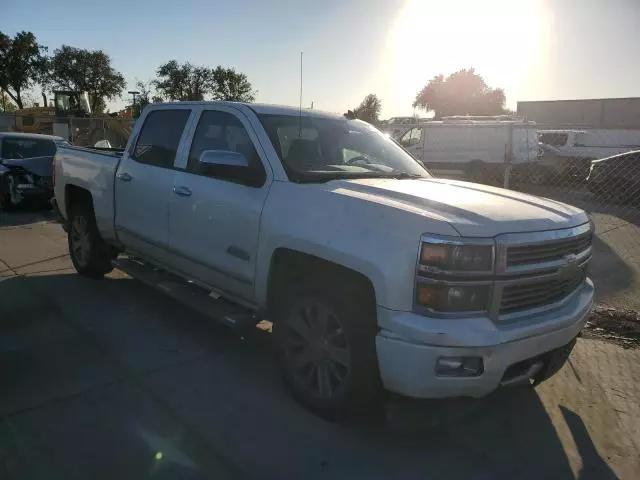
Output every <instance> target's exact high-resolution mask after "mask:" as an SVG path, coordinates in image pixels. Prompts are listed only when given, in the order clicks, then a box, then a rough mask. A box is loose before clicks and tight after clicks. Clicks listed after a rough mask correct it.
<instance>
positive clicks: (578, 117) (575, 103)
mask: <svg viewBox="0 0 640 480" xmlns="http://www.w3.org/2000/svg"><path fill="white" fill-rule="evenodd" d="M518 115H520V116H523V117H525V118H526V119H527V120H533V121H535V122H536V123H538V124H539V125H554V126H557V125H566V126H570V125H575V126H581V127H592V128H640V98H638V97H635V98H599V99H589V100H552V101H540V102H518Z"/></svg>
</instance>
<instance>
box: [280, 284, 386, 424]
mask: <svg viewBox="0 0 640 480" xmlns="http://www.w3.org/2000/svg"><path fill="white" fill-rule="evenodd" d="M276 303H277V305H276V307H275V312H274V314H275V315H274V319H275V321H274V326H273V334H274V341H275V347H276V355H277V360H278V365H279V367H280V369H281V372H282V376H283V378H284V381H285V383H286V385H287V387H288V388H289V389H290V390H291V392H292V394H293V396H294V397H295V398H296V399H297V400H298V401H299V402H300V403H302V404H303V405H304V406H305V407H307V408H309V409H310V410H312V411H314V412H316V413H318V414H320V415H322V416H329V417H335V416H339V415H344V414H347V415H349V416H350V417H353V415H354V414H355V415H358V414H365V415H366V414H370V413H374V412H377V411H378V407H379V406H380V405H381V401H380V400H381V398H382V383H381V381H380V373H379V370H378V359H377V355H376V348H375V337H376V334H377V331H378V327H377V321H376V313H375V302H371V301H370V298H367V294H366V292H364V289H359V288H354V287H353V286H350V285H349V284H347V283H346V282H340V281H338V282H336V281H335V279H334V280H333V281H324V282H323V281H318V282H313V283H307V282H300V283H297V284H295V285H287V286H285V287H284V291H283V292H282V293H281V294H280V295H279V299H278V301H277V302H276ZM370 304H372V305H370Z"/></svg>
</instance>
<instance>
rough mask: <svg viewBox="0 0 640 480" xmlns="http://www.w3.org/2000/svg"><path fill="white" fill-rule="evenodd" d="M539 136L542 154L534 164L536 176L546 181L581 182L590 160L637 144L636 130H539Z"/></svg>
mask: <svg viewBox="0 0 640 480" xmlns="http://www.w3.org/2000/svg"><path fill="white" fill-rule="evenodd" d="M538 138H539V140H540V145H541V147H542V149H543V155H541V157H540V159H539V161H538V163H537V165H536V167H537V169H536V173H537V177H536V179H537V178H538V177H542V176H543V177H544V181H545V182H553V181H560V180H565V181H566V180H572V181H574V182H579V183H583V182H584V179H585V178H586V177H587V174H588V172H589V168H590V166H591V161H592V160H594V159H599V158H605V157H610V156H612V155H617V154H619V153H624V152H628V151H631V150H637V149H638V148H639V147H640V131H638V130H624V129H619V130H615V129H609V130H604V129H593V130H540V131H539V132H538ZM535 183H541V182H535Z"/></svg>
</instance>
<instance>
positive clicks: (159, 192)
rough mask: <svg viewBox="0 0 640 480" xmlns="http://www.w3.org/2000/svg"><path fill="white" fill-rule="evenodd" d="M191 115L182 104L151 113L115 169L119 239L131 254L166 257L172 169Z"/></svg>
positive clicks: (116, 222) (116, 220)
mask: <svg viewBox="0 0 640 480" xmlns="http://www.w3.org/2000/svg"><path fill="white" fill-rule="evenodd" d="M191 112H192V110H191V108H189V107H182V106H176V108H171V107H170V108H166V109H165V108H163V109H161V110H153V111H151V112H149V114H147V115H146V117H145V118H144V119H143V120H142V121H143V124H142V128H141V129H140V132H139V134H138V137H137V138H136V139H135V140H134V141H133V142H132V147H131V148H130V150H128V151H126V152H125V153H124V156H123V158H122V161H121V162H120V165H119V167H118V170H117V171H116V179H115V200H116V201H115V207H116V213H115V226H116V231H117V233H118V237H119V238H120V240H121V241H122V242H123V243H124V244H125V246H126V247H127V248H128V249H129V250H132V251H133V252H137V253H138V254H140V255H142V256H143V257H148V258H150V259H154V260H157V261H160V262H164V261H166V259H167V255H168V253H167V248H168V246H169V201H170V199H171V198H172V188H173V176H174V172H175V171H174V169H173V165H174V162H175V159H176V156H177V154H178V152H179V151H180V148H181V143H182V142H183V137H184V136H185V134H184V132H185V127H186V125H187V124H188V123H187V122H188V119H189V116H190V115H191Z"/></svg>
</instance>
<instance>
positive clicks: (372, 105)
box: [344, 93, 382, 125]
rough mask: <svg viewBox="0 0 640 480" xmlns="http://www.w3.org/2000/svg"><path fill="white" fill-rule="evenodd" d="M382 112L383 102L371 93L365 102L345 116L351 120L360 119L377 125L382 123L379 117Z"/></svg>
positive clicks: (365, 98)
mask: <svg viewBox="0 0 640 480" xmlns="http://www.w3.org/2000/svg"><path fill="white" fill-rule="evenodd" d="M381 111H382V102H381V101H380V99H379V98H378V96H377V95H376V94H374V93H370V94H369V95H367V96H366V97H364V100H363V101H362V103H360V105H358V106H357V107H356V108H354V109H353V110H348V111H347V113H345V114H344V116H345V117H347V118H350V119H354V118H358V119H360V120H364V121H365V122H369V123H371V124H373V125H375V124H377V123H378V122H379V121H380V118H379V117H380V112H381Z"/></svg>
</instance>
